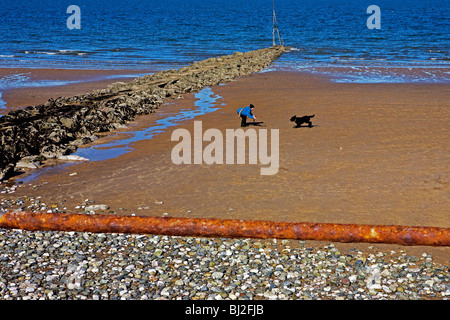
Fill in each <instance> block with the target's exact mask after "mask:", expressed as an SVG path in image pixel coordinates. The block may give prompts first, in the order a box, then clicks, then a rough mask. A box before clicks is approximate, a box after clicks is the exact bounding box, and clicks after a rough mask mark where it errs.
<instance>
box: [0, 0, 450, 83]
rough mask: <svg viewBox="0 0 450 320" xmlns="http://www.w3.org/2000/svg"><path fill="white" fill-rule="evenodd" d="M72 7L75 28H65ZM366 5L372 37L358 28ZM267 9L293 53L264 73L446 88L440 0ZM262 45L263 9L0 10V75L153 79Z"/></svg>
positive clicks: (50, 5)
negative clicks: (57, 71) (14, 71)
mask: <svg viewBox="0 0 450 320" xmlns="http://www.w3.org/2000/svg"><path fill="white" fill-rule="evenodd" d="M73 4H74V5H77V6H78V7H79V8H80V13H81V15H80V18H81V19H80V21H81V29H72V30H71V29H69V28H68V27H67V24H66V21H67V19H68V18H69V17H70V16H71V14H72V13H67V12H66V11H67V8H68V7H69V6H70V5H73ZM370 5H377V6H378V7H379V8H380V11H381V15H380V17H381V19H380V21H381V29H369V28H368V27H367V25H366V21H367V19H368V18H369V16H370V15H371V14H370V13H367V12H366V11H367V8H368V7H369V6H370ZM275 8H276V15H277V21H278V27H279V30H280V34H281V37H282V38H283V41H284V43H285V45H287V46H291V47H292V48H293V49H292V50H291V51H290V52H289V53H287V54H285V55H283V56H282V57H281V58H280V59H279V60H277V61H276V63H275V64H274V65H273V68H272V69H271V70H273V69H276V70H300V71H309V72H314V73H322V74H328V75H331V76H332V77H333V78H334V79H335V81H340V82H434V83H450V73H449V67H450V41H449V34H450V33H449V30H450V22H449V17H450V2H449V1H448V0H421V1H419V0H410V1H401V0H370V1H365V0H314V1H311V0H276V1H275ZM277 40H278V39H277ZM271 45H272V1H271V0H229V1H227V0H207V1H206V0H203V1H202V0H190V1H185V0H165V1H146V0H127V1H123V0H120V1H119V0H98V1H88V0H70V1H65V0H23V1H0V68H2V67H3V68H5V67H7V68H64V69H130V70H131V69H133V70H163V69H169V68H179V67H181V66H185V65H188V64H190V63H192V62H194V61H198V60H202V59H205V58H208V57H211V56H218V55H224V54H232V53H234V52H235V51H249V50H254V49H259V48H264V47H268V46H271ZM405 70H407V72H404V71H405Z"/></svg>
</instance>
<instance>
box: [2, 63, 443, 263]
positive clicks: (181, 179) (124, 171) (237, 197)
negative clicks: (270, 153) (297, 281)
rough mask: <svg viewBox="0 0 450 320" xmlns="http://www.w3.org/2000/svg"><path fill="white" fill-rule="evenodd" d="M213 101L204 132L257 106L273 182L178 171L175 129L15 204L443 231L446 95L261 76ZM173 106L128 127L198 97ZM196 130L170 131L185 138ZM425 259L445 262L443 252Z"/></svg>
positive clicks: (195, 169)
mask: <svg viewBox="0 0 450 320" xmlns="http://www.w3.org/2000/svg"><path fill="white" fill-rule="evenodd" d="M212 90H213V91H214V93H215V94H218V95H220V96H222V99H219V100H218V101H217V102H216V103H217V104H218V105H219V106H220V105H221V104H225V105H224V106H222V107H221V108H220V109H219V110H217V111H215V112H213V113H210V114H206V115H203V116H199V117H197V118H196V119H195V120H201V121H202V124H203V132H204V131H205V130H206V129H208V128H217V129H219V130H220V131H221V132H222V133H223V134H224V135H225V130H226V129H235V128H238V127H239V125H240V119H238V117H237V114H236V109H237V108H238V107H242V106H246V105H248V104H250V103H252V104H254V105H255V106H256V108H255V111H254V113H255V114H256V115H257V116H262V118H259V119H258V120H259V121H264V125H265V126H264V127H261V128H258V127H257V130H259V129H279V136H280V138H279V148H280V150H279V156H280V168H279V171H278V173H277V174H276V175H272V176H262V175H260V168H261V165H260V164H256V165H249V164H245V165H226V164H224V165H207V164H201V165H200V164H196V165H194V164H192V165H183V164H182V165H175V164H173V163H172V161H171V151H172V148H173V147H174V146H175V145H176V144H177V142H172V141H171V134H172V131H173V128H171V129H169V130H166V131H165V132H164V133H162V134H159V135H157V136H155V137H153V138H152V139H150V140H143V141H139V142H136V143H134V144H133V149H134V150H133V151H132V152H130V153H127V154H124V155H122V156H120V157H118V158H115V159H110V160H106V161H98V162H88V163H83V164H79V165H75V166H70V167H68V168H67V169H65V170H64V169H63V170H60V171H58V172H53V173H49V174H46V175H43V176H41V177H40V178H39V180H37V181H33V182H32V183H31V184H30V185H29V186H24V187H22V188H19V189H18V190H17V192H16V194H15V195H14V197H18V196H21V195H27V196H37V195H39V196H42V201H44V202H45V203H47V204H49V205H50V204H53V203H54V204H60V203H62V201H63V200H65V202H64V203H65V205H66V207H67V211H68V212H75V211H80V210H76V209H75V206H79V205H81V204H82V203H83V202H85V200H86V199H89V200H94V201H95V203H97V204H107V205H108V206H109V207H110V210H111V211H114V212H115V213H116V214H136V215H148V216H161V215H168V216H173V217H178V216H185V217H208V218H233V219H259V220H276V221H307V222H331V223H357V224H395V225H414V226H438V227H450V215H449V211H448V208H449V207H450V189H449V182H450V167H449V166H448V164H449V163H450V142H449V139H448V137H449V128H450V108H449V106H450V105H449V101H450V90H449V86H448V85H440V84H342V83H333V82H330V81H329V80H327V79H326V78H321V77H317V76H312V75H310V74H306V73H299V72H267V73H259V74H254V75H251V76H246V77H243V78H241V79H238V80H237V81H234V82H231V83H229V84H227V85H226V86H215V87H212ZM74 94H75V92H74ZM173 102H174V104H172V105H169V106H163V107H161V109H160V110H158V112H157V113H156V116H155V115H153V114H152V115H148V116H143V117H140V118H138V119H137V120H136V121H135V122H134V124H133V128H139V127H145V126H148V125H151V124H152V123H153V122H154V121H155V119H156V118H157V117H158V114H159V113H160V112H167V110H168V109H166V107H167V108H170V110H172V111H176V110H177V108H178V109H181V108H192V107H193V104H194V102H195V98H194V96H193V95H186V97H185V98H184V99H182V100H173ZM306 114H308V115H309V114H315V117H314V118H313V125H314V126H313V127H312V128H308V127H301V128H294V123H293V122H290V121H289V119H290V117H291V116H292V115H298V116H301V115H306ZM193 121H194V120H189V121H186V122H185V123H183V124H181V125H180V126H179V127H177V128H186V129H188V130H189V131H190V132H191V134H193ZM106 139H111V136H110V137H107V138H106ZM101 141H102V139H100V140H97V141H96V143H99V142H101ZM207 144H208V143H207V142H204V143H203V147H205V146H206V145H207ZM75 172H76V173H77V174H76V175H70V174H71V173H75ZM32 185H39V186H40V187H38V188H34V189H33V188H32ZM2 196H3V197H5V196H4V195H2ZM343 246H347V247H355V244H348V245H343ZM377 246H378V247H383V248H386V250H389V248H390V249H392V248H394V247H395V248H398V247H399V246H388V245H384V246H380V245H377ZM402 249H406V248H405V247H402ZM428 249H430V250H428ZM417 250H418V251H422V252H423V251H424V249H422V248H419V249H417ZM426 251H427V252H433V253H434V254H437V255H439V256H440V259H443V260H444V261H448V259H449V257H450V255H449V253H450V250H449V249H448V248H427V250H426Z"/></svg>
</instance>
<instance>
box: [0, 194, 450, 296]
mask: <svg viewBox="0 0 450 320" xmlns="http://www.w3.org/2000/svg"><path fill="white" fill-rule="evenodd" d="M17 188H18V187H17V186H12V187H3V188H2V193H3V194H4V195H5V196H7V197H8V199H6V200H3V201H2V202H1V208H2V209H3V210H17V211H22V210H30V211H34V212H59V211H64V207H62V206H61V207H59V206H56V205H48V204H45V203H44V202H43V201H41V198H40V197H36V198H26V199H24V198H21V197H15V195H14V193H15V191H16V189H17ZM92 202H94V201H89V200H88V201H87V202H85V203H83V204H82V205H81V207H83V208H82V209H86V207H89V205H92ZM62 205H63V204H62ZM87 213H89V212H85V214H87ZM90 213H93V212H90ZM0 247H1V248H2V250H1V252H0V299H3V300H297V299H298V300H399V299H401V300H418V299H421V300H422V299H423V300H429V299H439V300H447V299H448V297H449V296H450V273H449V268H448V265H443V264H441V263H437V262H435V261H434V259H433V255H432V254H427V253H425V252H424V253H422V254H421V255H420V256H414V255H411V254H407V253H406V252H405V251H403V250H399V251H393V250H391V251H390V252H389V251H386V250H384V251H382V252H381V251H377V250H376V248H374V247H373V246H369V251H368V252H361V251H359V250H358V249H356V248H351V249H349V250H345V251H344V250H342V251H340V250H339V249H338V248H337V246H335V245H334V244H331V243H327V244H325V245H319V246H318V245H317V244H315V245H311V243H310V242H305V241H296V240H295V241H294V240H280V239H271V240H258V239H225V238H196V237H169V236H158V235H127V234H114V233H112V234H104V233H98V234H96V233H85V232H55V231H34V232H33V231H25V230H5V229H0ZM424 250H425V249H424Z"/></svg>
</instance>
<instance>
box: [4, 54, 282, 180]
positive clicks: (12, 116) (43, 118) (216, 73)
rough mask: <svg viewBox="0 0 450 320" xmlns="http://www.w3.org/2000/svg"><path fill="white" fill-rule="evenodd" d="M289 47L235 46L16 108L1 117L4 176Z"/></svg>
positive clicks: (252, 68) (254, 68)
mask: <svg viewBox="0 0 450 320" xmlns="http://www.w3.org/2000/svg"><path fill="white" fill-rule="evenodd" d="M288 50H289V48H286V47H281V46H275V47H271V48H266V49H260V50H255V51H250V52H245V53H240V52H236V53H234V54H233V55H228V56H220V57H215V58H209V59H206V60H203V61H199V62H196V63H194V64H192V65H190V66H186V67H183V68H181V69H179V70H168V71H161V72H158V73H155V74H153V75H147V76H144V77H141V78H137V79H135V80H133V81H132V82H130V83H123V82H116V83H113V84H111V85H109V86H108V87H107V88H106V89H102V90H95V91H93V92H91V93H87V94H82V95H77V96H73V97H59V98H56V99H50V100H49V101H47V102H46V103H45V104H43V105H37V106H29V107H26V108H23V109H20V110H17V111H12V112H10V113H8V114H7V115H6V116H4V117H2V118H0V180H4V179H6V178H8V177H9V175H10V174H11V173H13V172H14V169H15V168H16V167H17V166H27V167H31V168H33V167H37V166H38V165H39V164H40V162H41V161H42V160H46V159H51V158H60V159H62V160H67V159H70V157H69V158H68V157H65V156H67V155H68V154H70V153H73V152H75V151H76V149H77V146H79V145H81V144H85V143H89V142H91V141H92V140H94V139H95V138H96V136H95V133H98V132H107V131H110V130H113V129H115V128H117V127H119V126H120V125H123V124H125V123H126V122H127V121H130V120H132V119H133V118H134V117H135V116H137V115H140V114H148V113H152V112H154V109H157V108H158V106H160V105H161V104H163V102H164V99H167V98H181V97H182V95H183V94H185V93H189V92H196V91H199V90H201V89H203V88H204V87H207V86H211V85H216V84H218V83H221V82H228V81H231V80H233V79H235V78H237V77H240V76H243V75H248V74H251V73H253V72H258V71H261V70H262V69H264V68H266V67H268V66H269V65H270V64H271V63H272V62H273V61H274V60H275V59H277V58H278V57H279V56H280V55H282V54H283V53H284V52H286V51H288Z"/></svg>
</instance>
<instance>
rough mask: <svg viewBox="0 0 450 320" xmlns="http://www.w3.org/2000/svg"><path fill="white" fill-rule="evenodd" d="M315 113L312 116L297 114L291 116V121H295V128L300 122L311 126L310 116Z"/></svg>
mask: <svg viewBox="0 0 450 320" xmlns="http://www.w3.org/2000/svg"><path fill="white" fill-rule="evenodd" d="M314 116H315V115H314V114H313V115H312V116H303V117H297V116H292V118H291V121H293V122H294V121H295V123H296V124H297V126H296V128H298V127H300V126H301V124H302V123H307V124H308V127H310V128H311V127H312V122H311V118H313V117H314Z"/></svg>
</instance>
